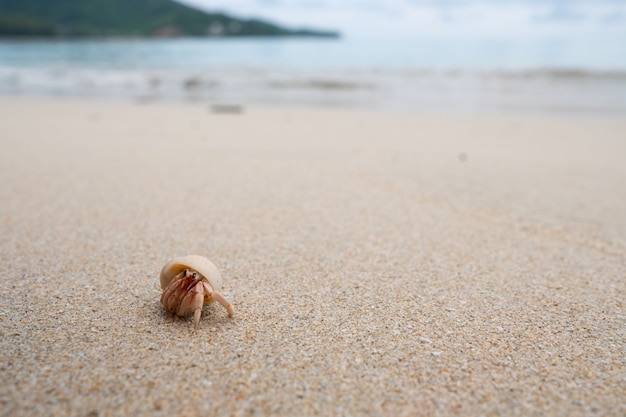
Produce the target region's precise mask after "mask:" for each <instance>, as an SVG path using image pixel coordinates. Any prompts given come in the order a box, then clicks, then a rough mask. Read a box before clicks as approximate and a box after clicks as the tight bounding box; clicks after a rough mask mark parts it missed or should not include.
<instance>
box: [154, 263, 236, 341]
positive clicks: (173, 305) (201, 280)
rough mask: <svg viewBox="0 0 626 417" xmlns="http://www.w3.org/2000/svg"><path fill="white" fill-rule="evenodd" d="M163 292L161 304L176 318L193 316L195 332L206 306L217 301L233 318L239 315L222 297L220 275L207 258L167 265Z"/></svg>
mask: <svg viewBox="0 0 626 417" xmlns="http://www.w3.org/2000/svg"><path fill="white" fill-rule="evenodd" d="M161 288H162V289H163V294H162V295H161V303H162V304H163V306H164V307H165V309H166V310H167V311H169V312H170V313H172V314H174V317H176V316H188V315H190V314H192V313H193V330H194V331H195V330H196V328H197V327H198V322H199V321H200V315H201V314H202V306H203V305H209V304H210V303H212V302H213V301H217V302H218V303H220V304H221V305H223V306H224V308H226V311H228V316H229V317H232V316H233V314H235V311H234V310H233V306H232V305H231V304H230V303H229V302H228V300H226V299H225V298H224V297H223V296H222V294H220V293H219V290H221V289H222V275H221V274H220V271H219V270H218V269H217V267H216V266H215V265H214V264H213V262H211V261H209V260H208V259H207V258H205V257H204V256H200V255H187V256H181V257H178V258H174V259H172V260H171V261H169V262H168V263H166V264H165V266H164V267H163V269H162V270H161Z"/></svg>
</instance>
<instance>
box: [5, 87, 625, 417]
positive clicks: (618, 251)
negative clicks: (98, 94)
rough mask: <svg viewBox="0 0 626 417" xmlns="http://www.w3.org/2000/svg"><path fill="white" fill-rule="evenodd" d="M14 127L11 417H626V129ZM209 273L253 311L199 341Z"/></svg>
mask: <svg viewBox="0 0 626 417" xmlns="http://www.w3.org/2000/svg"><path fill="white" fill-rule="evenodd" d="M0 120H1V123H0V201H1V202H2V203H1V205H0V218H1V219H2V233H1V235H0V254H1V260H2V262H1V264H0V283H1V284H2V288H3V289H4V291H3V296H2V298H1V301H0V352H1V353H0V416H18V415H19V416H25V415H45V416H66V415H77V416H92V417H93V416H96V415H97V416H119V415H133V416H139V415H150V416H176V415H181V416H190V415H225V416H226V415H228V416H230V415H235V416H237V415H286V416H295V415H316V414H317V415H341V416H344V415H345V416H348V415H353V416H354V415H373V416H379V415H380V416H382V415H389V416H402V415H411V416H413V415H429V416H432V415H438V416H447V415H523V416H528V415H538V416H539V415H542V416H543V415H555V416H577V415H616V416H618V415H624V414H626V400H625V398H626V368H625V365H626V309H625V306H624V300H625V299H626V161H625V157H626V120H625V119H622V120H617V119H609V118H578V119H576V118H556V117H551V118H547V117H546V118H541V117H534V118H530V117H505V116H493V117H492V116H443V115H416V114H409V113H406V114H400V113H375V112H358V111H316V110H293V111H290V110H284V109H283V110H278V109H273V110H272V109H255V108H253V109H245V112H244V113H243V114H241V115H216V114H212V113H211V112H210V111H209V109H208V107H204V106H201V105H187V106H183V105H149V106H141V105H133V104H119V103H82V102H72V101H66V102H54V101H40V100H23V101H15V100H9V99H6V98H5V99H3V100H0ZM189 253H198V254H203V255H205V256H208V257H209V258H210V259H212V260H213V261H214V262H215V263H216V265H217V266H218V267H219V268H220V269H221V271H222V274H223V275H224V276H225V277H226V278H227V280H226V283H225V287H224V291H223V293H224V294H225V295H226V296H227V297H228V298H229V299H230V300H231V301H232V302H233V304H234V307H235V310H236V315H235V318H233V319H229V318H228V317H227V316H226V313H225V310H224V309H223V308H221V307H220V306H219V305H215V306H211V307H209V308H206V309H205V311H204V313H203V317H202V319H201V321H200V326H199V330H198V332H197V333H196V334H191V333H190V330H191V324H192V322H191V319H190V318H187V319H180V320H178V321H176V322H174V323H171V322H165V320H166V318H167V315H166V314H165V312H164V310H163V308H162V306H161V305H160V304H159V295H160V288H159V284H158V273H159V270H160V268H161V266H162V265H163V264H164V263H165V262H166V261H167V260H168V259H169V258H171V257H174V256H178V255H184V254H189Z"/></svg>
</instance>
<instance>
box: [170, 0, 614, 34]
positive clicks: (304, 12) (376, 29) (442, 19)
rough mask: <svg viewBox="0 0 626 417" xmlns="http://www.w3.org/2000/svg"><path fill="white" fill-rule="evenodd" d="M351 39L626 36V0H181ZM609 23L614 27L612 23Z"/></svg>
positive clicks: (214, 9) (211, 8)
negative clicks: (608, 32) (333, 31)
mask: <svg viewBox="0 0 626 417" xmlns="http://www.w3.org/2000/svg"><path fill="white" fill-rule="evenodd" d="M179 1H181V2H184V3H186V4H190V5H195V6H199V7H202V8H204V9H208V10H213V11H217V10H219V11H224V12H227V13H232V14H234V15H237V16H242V17H259V18H264V19H268V20H270V21H274V22H276V23H279V24H283V25H288V26H292V27H303V26H304V27H314V28H324V29H338V30H340V31H342V32H343V33H345V34H346V35H348V36H369V37H377V36H386V37H390V36H402V37H406V36H424V35H453V36H454V35H464V36H484V35H503V34H504V35H516V34H519V35H524V36H532V35H533V34H538V33H541V34H545V33H555V34H562V35H568V34H572V35H574V34H576V35H581V34H585V33H593V32H597V31H602V30H604V31H606V30H612V31H615V32H617V33H619V34H621V35H622V36H623V35H626V24H625V23H624V20H623V19H619V17H623V16H626V1H625V0H508V1H506V0H360V1H357V0H300V1H297V0H228V1H225V0H222V1H220V0H179ZM607 22H608V23H607Z"/></svg>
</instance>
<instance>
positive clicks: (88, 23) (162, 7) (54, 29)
mask: <svg viewBox="0 0 626 417" xmlns="http://www.w3.org/2000/svg"><path fill="white" fill-rule="evenodd" d="M119 36H124V37H128V36H131V37H133V36H137V37H175V36H211V37H235V36H309V37H330V38H336V37H339V33H338V32H334V31H318V30H310V29H295V30H294V29H287V28H284V27H280V26H277V25H274V24H272V23H269V22H266V21H263V20H257V19H238V18H235V17H232V16H229V15H226V14H223V13H208V12H204V11H201V10H198V9H194V8H192V7H189V6H185V5H183V4H180V3H177V2H175V1H173V0H0V37H119Z"/></svg>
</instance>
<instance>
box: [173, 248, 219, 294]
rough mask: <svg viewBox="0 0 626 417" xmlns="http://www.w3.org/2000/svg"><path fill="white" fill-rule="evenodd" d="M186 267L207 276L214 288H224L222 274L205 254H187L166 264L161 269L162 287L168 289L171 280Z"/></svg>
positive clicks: (216, 289)
mask: <svg viewBox="0 0 626 417" xmlns="http://www.w3.org/2000/svg"><path fill="white" fill-rule="evenodd" d="M185 269H193V270H194V271H196V272H198V273H199V274H200V275H202V276H203V277H205V278H206V279H207V281H209V284H211V287H213V290H215V291H218V292H219V291H220V290H221V289H222V275H221V274H220V271H219V270H218V269H217V267H216V266H215V265H214V264H213V262H211V261H209V260H208V259H207V258H205V257H204V256H200V255H187V256H181V257H178V258H174V259H172V260H171V261H169V262H168V263H166V264H165V266H164V267H163V269H162V270H161V288H162V289H166V288H167V286H168V285H170V282H172V280H173V279H174V278H175V277H176V275H178V274H180V273H181V272H182V271H184V270H185Z"/></svg>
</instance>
